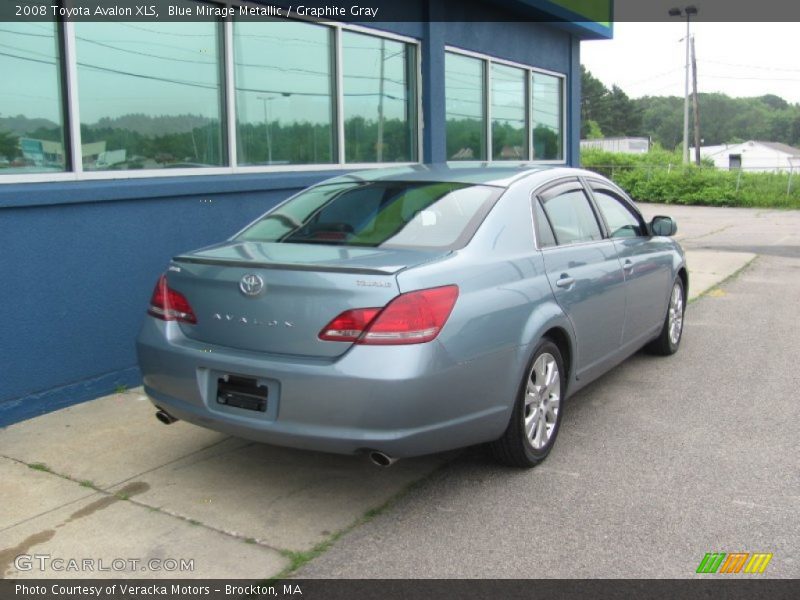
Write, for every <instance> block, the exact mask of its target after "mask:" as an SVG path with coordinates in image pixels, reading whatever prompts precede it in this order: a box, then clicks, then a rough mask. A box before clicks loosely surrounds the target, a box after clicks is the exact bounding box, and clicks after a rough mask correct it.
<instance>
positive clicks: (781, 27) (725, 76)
mask: <svg viewBox="0 0 800 600" xmlns="http://www.w3.org/2000/svg"><path fill="white" fill-rule="evenodd" d="M787 1H796V0H787ZM691 31H692V34H693V35H695V46H696V50H697V73H698V75H697V87H698V91H700V92H722V93H725V94H728V95H729V96H762V95H764V94H775V95H777V96H781V97H782V98H784V99H785V100H787V101H789V102H792V103H800V24H798V23H692V24H691ZM685 33H686V22H685V21H683V22H681V21H679V20H676V21H675V22H674V23H671V22H664V23H615V24H614V39H613V40H604V41H592V42H583V43H581V62H582V63H583V64H584V65H585V66H586V68H587V69H589V71H591V73H592V75H594V76H595V77H597V78H598V79H600V81H602V82H603V83H604V84H605V85H606V86H607V87H609V88H610V87H611V85H612V84H617V85H618V86H619V87H621V88H622V90H623V91H624V92H625V93H626V94H628V96H630V97H632V98H638V97H640V96H647V95H650V96H669V95H672V96H681V97H682V96H683V89H684V70H683V69H684V62H685V58H686V55H685V51H686V50H685V46H684V45H683V43H682V42H681V41H680V40H681V39H682V38H683V37H684V35H685ZM690 85H691V82H690Z"/></svg>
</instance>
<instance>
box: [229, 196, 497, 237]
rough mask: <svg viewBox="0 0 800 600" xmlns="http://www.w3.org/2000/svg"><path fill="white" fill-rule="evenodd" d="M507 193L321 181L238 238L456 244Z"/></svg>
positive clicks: (269, 214)
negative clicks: (324, 183) (323, 183)
mask: <svg viewBox="0 0 800 600" xmlns="http://www.w3.org/2000/svg"><path fill="white" fill-rule="evenodd" d="M502 192H503V189H502V188H496V187H492V186H485V185H473V184H464V183H451V182H434V183H431V182H397V181H379V182H370V183H344V184H343V183H338V184H331V185H320V186H317V187H314V188H311V189H309V190H307V191H306V192H303V193H302V194H300V195H298V196H295V197H294V198H292V199H291V200H289V201H288V202H286V203H284V204H282V205H281V206H278V207H276V208H275V209H274V210H272V211H270V212H268V213H267V214H265V215H264V216H263V217H261V218H260V219H259V220H258V221H256V222H255V223H253V224H252V225H251V226H250V227H248V228H247V229H246V230H244V231H243V232H242V233H240V234H239V236H238V237H237V238H236V239H237V240H251V241H261V242H279V243H296V244H329V245H342V246H368V247H381V248H383V247H404V248H451V249H455V248H460V247H462V246H464V245H465V244H466V243H467V242H468V241H469V240H470V238H471V237H472V235H473V234H474V233H475V231H476V229H477V228H478V226H479V225H480V223H481V222H482V221H483V218H484V217H485V216H486V214H487V213H488V212H489V211H490V210H491V208H492V206H494V203H495V202H496V201H497V199H498V198H499V197H500V195H501V194H502Z"/></svg>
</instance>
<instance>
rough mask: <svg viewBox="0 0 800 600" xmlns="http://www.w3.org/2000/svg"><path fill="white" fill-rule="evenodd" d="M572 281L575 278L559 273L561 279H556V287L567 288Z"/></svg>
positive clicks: (573, 281)
mask: <svg viewBox="0 0 800 600" xmlns="http://www.w3.org/2000/svg"><path fill="white" fill-rule="evenodd" d="M573 283H575V278H574V277H569V276H568V275H567V274H566V273H564V274H563V275H561V279H559V280H558V281H556V285H557V286H558V287H560V288H568V287H569V286H571V285H572V284H573Z"/></svg>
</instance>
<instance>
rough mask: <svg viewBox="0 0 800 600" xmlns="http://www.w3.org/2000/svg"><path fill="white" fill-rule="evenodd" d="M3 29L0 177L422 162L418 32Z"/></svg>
mask: <svg viewBox="0 0 800 600" xmlns="http://www.w3.org/2000/svg"><path fill="white" fill-rule="evenodd" d="M2 29H3V32H4V33H2V36H4V37H3V40H4V41H8V43H7V44H5V46H6V48H5V49H3V48H0V73H2V78H0V79H2V84H0V183H3V182H12V181H14V182H16V181H46V180H51V179H60V180H68V179H110V178H115V177H124V178H131V177H148V176H156V175H167V174H179V175H185V174H187V172H192V173H198V174H200V173H204V172H205V173H209V172H213V173H215V174H218V173H237V172H241V171H240V168H242V167H244V168H246V171H251V170H261V171H267V170H281V168H282V167H286V166H292V165H308V166H307V167H302V168H304V169H309V170H310V169H313V168H314V166H315V165H319V166H320V167H321V168H325V166H326V165H331V164H335V165H339V166H340V167H343V166H344V165H346V164H356V163H400V162H402V163H410V162H416V161H418V160H419V142H420V119H419V97H418V94H419V81H418V70H419V48H418V44H417V43H415V42H414V40H413V39H411V38H407V37H403V36H396V35H393V34H388V33H387V34H384V33H379V32H374V33H373V32H372V31H371V30H367V29H365V28H363V27H359V26H355V25H344V24H342V25H337V24H326V23H310V22H305V21H298V20H286V19H281V20H279V21H278V20H271V21H251V22H239V21H234V22H233V23H223V22H221V21H213V22H212V21H208V22H189V21H182V22H176V23H143V22H142V23H134V22H130V23H128V22H124V23H123V22H119V23H109V22H104V23H92V22H84V21H81V22H73V23H70V24H66V23H50V24H47V23H39V22H37V23H6V24H5V25H4V27H2ZM62 73H63V74H64V75H63V77H64V80H63V81H62ZM73 75H74V79H73ZM67 80H69V85H67ZM481 87H482V86H481V84H479V85H478V89H480V88H481ZM73 153H74V156H73ZM256 167H260V169H255V168H256ZM211 169H213V171H212V170H211ZM55 171H58V172H61V173H59V174H57V175H53V174H51V173H52V172H55ZM70 171H71V172H70ZM153 171H161V172H160V173H154V172H153ZM115 173H118V174H117V175H115ZM3 176H6V177H5V179H3Z"/></svg>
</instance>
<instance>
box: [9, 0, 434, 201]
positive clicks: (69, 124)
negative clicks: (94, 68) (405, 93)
mask: <svg viewBox="0 0 800 600" xmlns="http://www.w3.org/2000/svg"><path fill="white" fill-rule="evenodd" d="M226 4H229V3H226ZM230 4H233V5H234V6H237V5H247V4H248V3H247V2H233V3H230ZM291 20H293V21H307V22H314V23H318V24H320V25H323V26H325V27H330V28H331V29H332V30H333V40H334V41H333V45H332V47H331V50H332V52H334V65H335V68H334V72H332V73H331V76H332V77H333V79H334V81H333V86H332V88H333V90H334V95H333V101H334V102H335V103H336V104H335V116H336V121H337V122H336V123H335V127H334V131H335V135H336V136H337V137H336V140H335V146H336V156H335V160H334V162H330V163H313V164H302V165H299V164H298V165H291V164H290V165H247V166H242V165H239V164H238V151H237V148H238V146H237V135H238V132H237V130H236V122H237V121H236V87H235V72H234V66H235V65H234V54H233V22H232V21H231V20H230V19H226V20H224V21H217V27H218V31H219V35H220V36H222V46H221V47H222V50H221V53H220V55H219V62H220V67H222V69H223V75H224V77H223V78H222V80H221V81H220V85H221V86H222V88H223V89H222V98H221V111H222V114H221V115H220V117H221V118H220V127H222V130H223V135H224V136H225V140H224V144H225V148H226V151H227V159H228V163H229V164H228V166H220V167H196V168H187V169H133V170H129V171H85V170H84V169H83V156H82V153H81V135H80V112H79V97H78V66H77V56H76V45H75V25H74V23H72V22H70V21H65V22H62V23H59V26H60V30H61V32H63V35H62V38H63V48H61V52H60V56H61V60H62V61H64V64H65V69H64V72H65V73H66V77H65V78H64V79H65V80H64V81H62V82H61V85H62V88H63V94H64V103H65V105H66V110H65V112H64V119H65V123H63V124H62V127H63V128H64V130H65V133H66V135H67V136H68V138H69V156H70V160H71V165H70V167H71V168H70V170H68V171H52V172H45V173H42V172H40V173H13V174H8V175H4V174H2V173H1V172H0V185H3V184H12V183H44V182H66V181H102V180H110V179H149V178H156V177H173V178H174V177H186V176H203V175H241V174H258V173H300V172H311V171H337V170H341V171H352V170H359V169H381V168H387V167H403V166H410V165H417V164H420V163H421V162H422V151H423V139H422V122H423V119H422V43H421V41H420V40H418V39H416V38H412V37H408V36H404V35H399V34H395V33H391V32H387V31H381V30H377V29H372V28H369V27H363V26H361V25H353V24H350V23H332V22H328V21H325V22H322V21H319V20H316V19H312V18H301V17H296V18H295V17H292V19H291ZM343 31H352V32H355V33H362V34H366V35H370V36H373V37H377V38H384V39H389V40H393V41H398V42H403V43H406V44H409V45H413V46H414V63H415V64H414V68H413V69H412V75H413V76H414V77H416V81H415V82H413V88H414V93H415V96H416V97H415V98H413V99H412V102H415V103H416V119H415V122H414V123H413V125H414V126H415V127H416V132H415V135H416V150H417V160H416V161H409V162H380V163H348V162H345V143H346V140H345V139H344V96H343V87H342V82H343V72H342V48H341V39H342V32H343Z"/></svg>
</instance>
